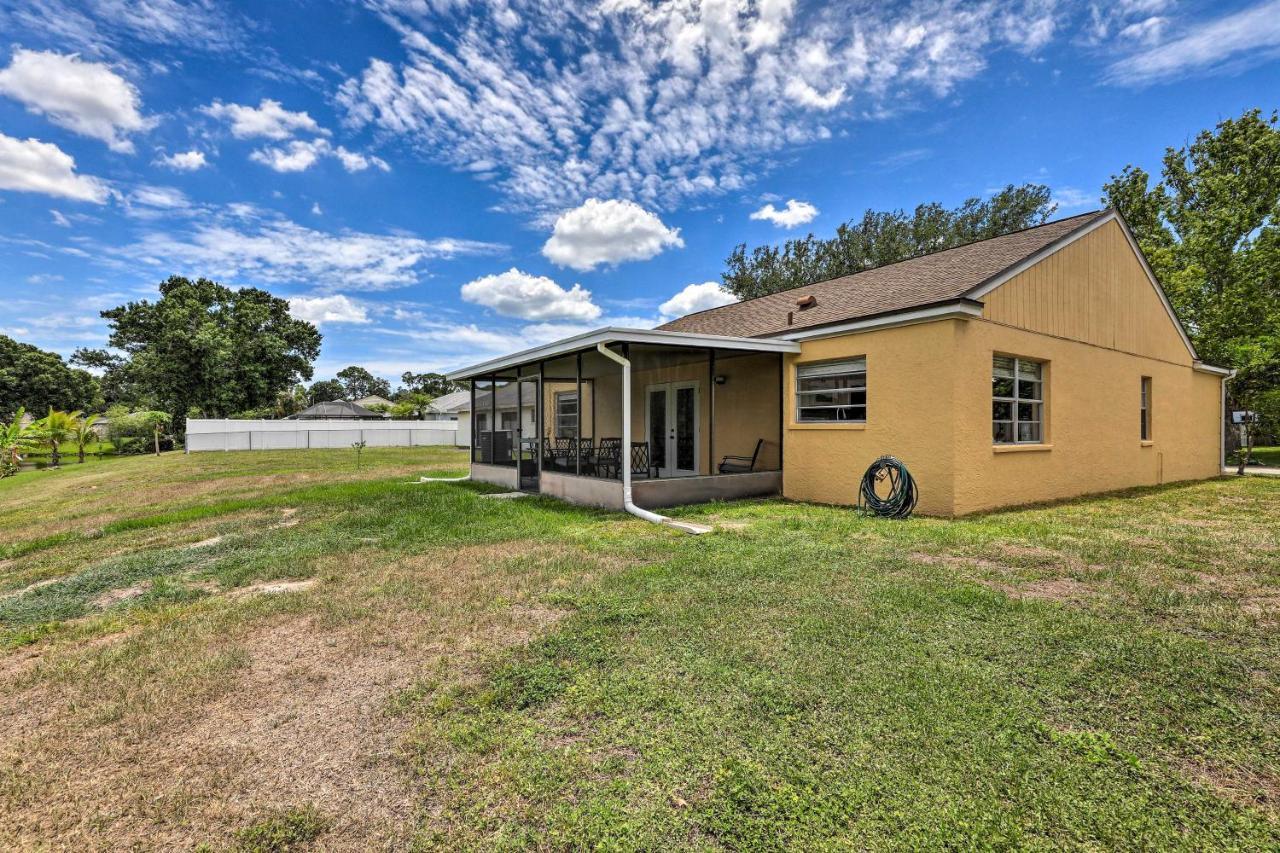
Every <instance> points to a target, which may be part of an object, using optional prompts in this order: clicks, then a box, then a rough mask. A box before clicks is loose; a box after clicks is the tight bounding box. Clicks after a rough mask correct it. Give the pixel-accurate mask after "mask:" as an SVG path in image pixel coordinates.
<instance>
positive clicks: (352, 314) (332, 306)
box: [289, 293, 370, 326]
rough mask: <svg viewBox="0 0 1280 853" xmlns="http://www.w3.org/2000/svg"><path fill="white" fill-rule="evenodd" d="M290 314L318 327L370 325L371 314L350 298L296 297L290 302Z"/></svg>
mask: <svg viewBox="0 0 1280 853" xmlns="http://www.w3.org/2000/svg"><path fill="white" fill-rule="evenodd" d="M289 313H290V314H292V315H293V316H294V317H296V318H298V319H299V320H306V321H307V322H308V323H314V324H315V325H317V326H321V325H324V324H325V323H357V324H360V323H368V322H370V320H369V312H368V311H367V310H366V309H365V308H364V306H362V305H360V304H359V303H357V302H356V301H355V300H353V299H352V298H351V297H349V296H344V295H343V294H341V293H335V294H333V295H332V296H295V297H293V298H292V299H290V300H289Z"/></svg>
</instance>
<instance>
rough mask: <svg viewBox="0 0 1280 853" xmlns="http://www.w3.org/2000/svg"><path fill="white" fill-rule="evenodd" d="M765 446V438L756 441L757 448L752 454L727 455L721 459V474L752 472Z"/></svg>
mask: <svg viewBox="0 0 1280 853" xmlns="http://www.w3.org/2000/svg"><path fill="white" fill-rule="evenodd" d="M762 447H764V439H763V438H762V439H760V440H758V441H757V442H756V449H755V450H754V451H753V452H752V453H751V455H750V456H726V457H724V459H722V460H720V469H719V470H720V473H721V474H750V473H751V472H752V471H754V470H756V460H758V459H759V458H760V448H762Z"/></svg>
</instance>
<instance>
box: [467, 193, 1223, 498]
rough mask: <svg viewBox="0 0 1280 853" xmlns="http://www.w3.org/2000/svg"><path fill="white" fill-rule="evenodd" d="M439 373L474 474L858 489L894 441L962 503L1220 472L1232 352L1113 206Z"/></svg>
mask: <svg viewBox="0 0 1280 853" xmlns="http://www.w3.org/2000/svg"><path fill="white" fill-rule="evenodd" d="M450 378H453V379H457V380H468V381H470V382H471V385H472V394H473V400H472V406H471V410H470V411H471V413H472V416H473V417H474V418H475V421H474V423H475V428H474V429H472V430H471V449H472V464H471V472H472V477H473V478H475V479H479V480H485V481H488V482H494V483H499V484H503V485H507V486H509V487H511V488H512V489H523V490H529V491H537V492H541V493H545V494H551V495H556V496H558V497H562V498H564V499H566V500H570V501H575V502H581V503H587V504H594V505H598V506H605V507H615V508H624V507H627V508H631V509H633V511H634V509H635V507H640V508H655V507H661V506H670V505H675V504H682V503H690V502H696V501H701V500H709V499H715V498H731V497H742V496H748V495H762V494H781V495H782V496H784V497H786V498H791V499H794V500H802V501H817V502H822V503H831V504H853V503H855V502H856V500H857V492H858V483H859V481H860V479H861V476H862V473H863V471H864V470H865V469H866V468H867V466H868V465H869V464H870V463H871V462H872V461H873V460H875V459H876V458H877V457H879V456H881V455H883V454H892V455H894V456H896V457H898V458H899V459H901V460H903V461H904V462H905V463H906V464H907V466H908V467H909V468H910V470H911V472H912V474H913V475H914V477H915V479H916V482H917V484H918V488H919V494H920V500H919V506H918V511H920V512H923V513H927V514H931V515H940V516H952V515H963V514H966V513H972V512H976V511H980V510H985V509H991V508H994V507H1001V506H1009V505H1016V504H1025V503H1032V502H1038V501H1048V500H1055V499H1060V498H1067V497H1072V496H1075V495H1082V494H1088V493H1092V492H1102V491H1107V490H1111V489H1118V488H1124V487H1128V486H1137V485H1148V484H1158V483H1167V482H1173V481H1177V480H1194V479H1203V478H1207V477H1213V476H1216V475H1218V474H1219V473H1220V471H1221V460H1222V429H1223V412H1222V406H1223V399H1224V383H1225V381H1226V380H1227V379H1228V378H1229V372H1228V371H1226V370H1224V369H1222V368H1218V367H1212V366H1209V365H1206V364H1203V363H1202V362H1200V361H1199V359H1198V358H1197V356H1196V353H1195V350H1194V348H1193V347H1192V345H1191V342H1190V340H1189V339H1188V338H1187V335H1186V332H1185V331H1184V330H1183V328H1182V326H1181V324H1180V323H1179V321H1178V319H1177V317H1176V316H1175V314H1174V312H1173V309H1172V307H1171V306H1170V304H1169V301H1168V299H1167V298H1166V296H1165V294H1164V292H1163V290H1161V288H1160V285H1159V283H1158V282H1157V281H1156V279H1155V277H1154V276H1153V274H1152V272H1151V269H1150V267H1149V266H1148V265H1147V263H1146V261H1145V260H1144V258H1143V257H1142V254H1141V252H1140V251H1139V250H1138V247H1137V244H1136V243H1135V242H1134V239H1133V235H1132V234H1131V233H1130V232H1129V229H1128V226H1127V225H1125V223H1124V220H1123V219H1122V218H1121V217H1120V216H1119V215H1118V214H1117V213H1116V212H1115V211H1111V210H1104V211H1098V212H1094V213H1088V214H1084V215H1081V216H1075V217H1071V218H1068V219H1062V220H1058V221H1056V222H1051V223H1048V224H1045V225H1041V226H1038V227H1035V228H1030V229H1026V230H1024V231H1019V232H1015V233H1013V234H1008V235H1005V236H1003V237H996V238H993V239H990V240H984V241H980V242H976V243H971V244H968V245H964V246H960V247H957V248H954V249H948V250H945V251H941V252H936V253H933V254H930V255H925V256H922V257H919V258H914V259H912V260H908V261H902V262H900V263H897V264H891V265H889V266H885V267H879V268H876V269H872V270H867V271H865V272H861V273H857V274H855V275H850V276H844V277H841V278H837V279H832V280H829V281H823V282H818V283H815V284H811V285H807V286H804V287H800V288H795V289H793V290H788V291H784V292H782V293H776V294H772V295H769V296H764V297H761V298H758V299H751V300H747V301H744V302H738V303H735V304H732V305H727V306H724V307H721V308H714V309H711V310H709V311H702V312H699V313H696V314H691V315H688V316H686V317H681V318H680V319H677V320H674V321H673V322H670V323H667V324H666V325H664V326H661V327H659V328H657V329H652V330H639V329H617V328H606V329H599V330H596V331H593V332H589V333H586V334H582V335H576V336H574V337H571V338H566V339H564V340H561V341H556V342H554V343H551V344H547V345H545V346H541V347H536V348H534V349H530V350H525V351H523V352H518V353H514V354H512V355H510V356H506V357H503V358H499V359H494V360H491V361H488V362H485V363H483V364H478V365H475V366H473V367H469V368H466V369H464V370H460V371H457V372H455V373H453V374H451V376H450ZM508 408H509V409H511V411H512V412H522V411H528V413H529V414H528V415H527V416H526V417H520V416H517V415H514V414H513V415H509V416H506V417H504V416H503V410H505V409H508Z"/></svg>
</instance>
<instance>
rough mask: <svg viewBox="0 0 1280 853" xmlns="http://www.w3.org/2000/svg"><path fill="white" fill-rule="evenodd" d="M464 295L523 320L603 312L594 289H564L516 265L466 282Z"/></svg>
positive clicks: (579, 317) (571, 317)
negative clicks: (504, 270)
mask: <svg viewBox="0 0 1280 853" xmlns="http://www.w3.org/2000/svg"><path fill="white" fill-rule="evenodd" d="M462 298H463V299H464V300H466V301H467V302H472V303H475V304H476V305H483V306H485V307H486V308H492V309H493V310H494V311H496V312H497V313H499V314H501V315H502V316H504V317H519V318H520V319H522V320H579V321H583V320H594V319H596V318H597V317H599V316H600V314H601V311H600V307H599V306H598V305H596V304H595V303H594V302H592V301H591V292H590V291H588V290H584V289H583V287H582V285H580V284H575V285H574V286H573V287H571V288H570V289H569V290H565V289H564V288H563V287H561V286H560V285H558V284H556V283H555V282H554V281H552V280H551V279H549V278H547V277H546V276H541V275H530V274H529V273H526V272H521V271H520V270H518V269H516V268H515V267H512V268H511V269H509V270H507V271H506V272H504V273H498V274H497V275H486V276H483V277H481V278H478V279H476V280H474V281H469V282H467V283H466V284H464V285H463V286H462Z"/></svg>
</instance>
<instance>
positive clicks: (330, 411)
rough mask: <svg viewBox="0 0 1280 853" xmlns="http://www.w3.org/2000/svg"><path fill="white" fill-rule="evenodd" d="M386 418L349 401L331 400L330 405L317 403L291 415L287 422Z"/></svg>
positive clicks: (378, 419) (375, 419) (377, 419)
mask: <svg viewBox="0 0 1280 853" xmlns="http://www.w3.org/2000/svg"><path fill="white" fill-rule="evenodd" d="M383 419H384V416H383V415H381V414H379V413H378V412H371V411H369V410H368V409H366V408H365V407H364V406H361V405H359V404H358V403H351V402H348V401H347V400H331V401H329V402H328V403H316V404H315V405H314V406H309V407H308V408H305V409H303V410H302V411H301V412H298V413H297V414H296V415H290V416H289V417H288V418H286V419H285V420H291V421H380V420H383Z"/></svg>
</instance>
